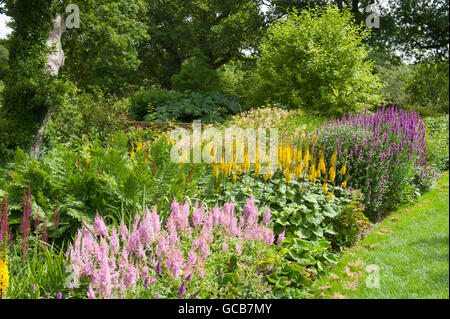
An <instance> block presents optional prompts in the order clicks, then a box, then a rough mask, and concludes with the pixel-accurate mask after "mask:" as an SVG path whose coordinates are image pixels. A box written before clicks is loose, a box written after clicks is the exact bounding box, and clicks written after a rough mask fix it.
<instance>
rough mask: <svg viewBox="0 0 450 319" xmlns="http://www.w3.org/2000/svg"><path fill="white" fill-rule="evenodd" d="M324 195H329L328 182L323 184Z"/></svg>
mask: <svg viewBox="0 0 450 319" xmlns="http://www.w3.org/2000/svg"><path fill="white" fill-rule="evenodd" d="M322 193H324V194H328V184H327V183H326V182H325V183H324V184H323V187H322Z"/></svg>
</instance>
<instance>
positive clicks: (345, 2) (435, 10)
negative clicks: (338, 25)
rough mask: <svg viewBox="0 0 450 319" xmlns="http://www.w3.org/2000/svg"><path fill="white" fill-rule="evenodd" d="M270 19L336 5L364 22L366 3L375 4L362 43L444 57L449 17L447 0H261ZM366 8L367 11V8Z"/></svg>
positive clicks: (417, 54)
mask: <svg viewBox="0 0 450 319" xmlns="http://www.w3.org/2000/svg"><path fill="white" fill-rule="evenodd" d="M265 3H266V5H268V6H269V9H270V10H269V13H270V15H271V17H272V19H275V20H276V19H279V18H280V17H282V16H285V15H286V14H287V12H288V11H289V10H291V9H293V8H295V9H297V10H299V11H301V10H303V9H306V8H309V7H310V8H325V7H328V6H330V5H336V6H337V7H338V8H339V9H344V8H346V9H348V10H350V12H351V13H352V15H353V17H354V19H355V22H356V23H357V24H361V23H365V22H366V19H367V18H368V17H369V15H370V14H371V12H370V11H372V10H374V8H373V7H372V9H369V8H368V7H369V5H372V4H375V5H377V6H378V11H377V12H378V13H379V15H380V28H374V29H372V33H371V36H370V37H368V38H367V40H366V42H367V43H369V44H370V45H371V46H372V47H374V48H376V49H377V50H381V51H386V52H390V53H391V54H393V53H394V52H395V50H401V51H403V52H404V54H405V56H409V57H415V58H422V57H427V56H429V55H430V54H435V55H437V56H438V57H439V58H440V59H441V60H445V59H446V58H448V50H449V47H448V44H449V16H448V8H449V7H448V1H447V0H427V1H424V0H398V1H385V2H382V3H381V4H382V5H380V1H374V0H265ZM367 9H369V10H367Z"/></svg>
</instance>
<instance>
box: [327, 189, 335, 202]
mask: <svg viewBox="0 0 450 319" xmlns="http://www.w3.org/2000/svg"><path fill="white" fill-rule="evenodd" d="M333 197H334V191H332V192H331V193H330V195H328V201H331V200H332V199H333Z"/></svg>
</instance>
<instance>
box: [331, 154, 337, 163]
mask: <svg viewBox="0 0 450 319" xmlns="http://www.w3.org/2000/svg"><path fill="white" fill-rule="evenodd" d="M336 161H337V152H336V151H334V153H333V156H331V161H330V166H336Z"/></svg>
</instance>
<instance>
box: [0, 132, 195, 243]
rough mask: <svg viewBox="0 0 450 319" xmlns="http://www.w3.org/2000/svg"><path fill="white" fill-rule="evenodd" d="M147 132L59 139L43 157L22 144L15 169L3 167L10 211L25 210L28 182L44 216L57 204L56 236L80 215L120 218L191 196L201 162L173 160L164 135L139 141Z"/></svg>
mask: <svg viewBox="0 0 450 319" xmlns="http://www.w3.org/2000/svg"><path fill="white" fill-rule="evenodd" d="M144 137H145V136H144V135H143V132H142V131H140V132H136V131H130V132H129V133H128V134H125V133H117V134H116V135H115V136H113V137H111V138H110V139H109V140H108V141H107V142H106V143H100V142H98V141H95V142H94V143H92V144H91V145H90V144H86V145H84V146H81V147H78V148H76V149H71V148H70V147H69V146H66V145H63V144H59V145H58V146H57V147H56V148H55V149H54V150H52V151H50V152H49V153H48V154H46V155H45V156H44V157H43V158H42V160H41V161H36V160H34V159H32V158H31V157H30V156H28V155H27V154H25V153H24V152H23V151H21V150H18V151H17V152H16V155H15V163H14V165H13V167H12V169H13V171H11V172H10V173H9V174H8V172H9V171H5V172H4V177H5V182H6V183H5V184H6V185H4V187H5V190H6V191H7V192H8V198H9V200H10V203H11V205H10V211H11V214H12V215H13V216H16V217H17V218H19V217H20V216H21V211H22V195H23V190H24V189H25V188H26V187H28V183H29V182H30V186H31V190H32V194H33V205H34V207H35V209H36V210H38V211H39V212H40V214H41V215H42V216H41V219H43V218H44V214H47V217H48V218H49V220H52V216H53V213H52V212H54V211H55V210H56V205H57V203H58V205H59V212H60V214H61V217H60V226H59V227H58V228H57V229H52V223H51V222H50V223H49V226H50V229H51V230H52V231H51V232H50V234H49V237H52V238H66V236H68V235H71V234H74V232H76V230H77V229H78V227H79V226H80V225H81V221H82V220H83V219H85V220H87V221H92V220H93V218H94V216H95V214H96V212H98V213H99V214H100V215H102V216H104V217H108V218H110V219H111V220H112V221H119V222H120V220H123V219H125V220H128V219H131V218H132V217H133V216H134V213H135V212H136V211H137V210H142V208H143V207H144V205H147V206H149V207H153V206H154V205H157V206H158V208H159V209H161V210H162V211H167V208H168V207H170V203H171V200H172V199H173V198H174V197H175V198H178V199H181V200H183V199H184V198H185V197H186V196H193V195H194V194H195V193H196V191H197V182H198V178H200V177H201V175H202V169H203V166H202V165H200V164H199V165H198V166H192V167H188V166H183V165H179V164H174V163H172V162H171V161H170V143H169V141H168V140H167V139H166V138H161V139H160V140H159V141H157V142H156V143H155V144H154V145H150V142H147V143H146V144H145V145H144V146H142V145H141V146H139V141H142V138H144ZM139 147H140V148H141V149H139V150H137V149H136V148H139ZM130 149H131V150H132V152H131V153H130ZM0 186H1V185H0Z"/></svg>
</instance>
